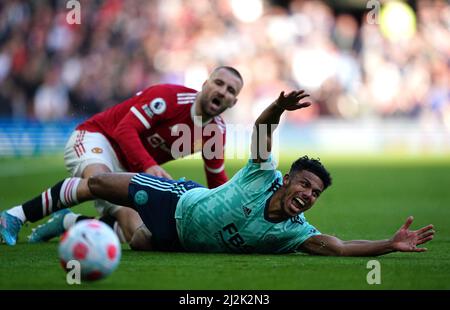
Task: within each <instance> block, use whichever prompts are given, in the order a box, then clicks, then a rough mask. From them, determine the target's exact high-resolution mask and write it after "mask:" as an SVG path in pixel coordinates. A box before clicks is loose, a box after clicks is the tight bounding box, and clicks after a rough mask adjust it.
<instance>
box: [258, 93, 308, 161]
mask: <svg viewBox="0 0 450 310" xmlns="http://www.w3.org/2000/svg"><path fill="white" fill-rule="evenodd" d="M308 96H309V94H306V93H305V91H304V90H298V91H292V92H290V93H289V94H287V95H285V94H284V91H283V92H281V94H280V96H279V97H278V99H277V100H275V101H274V102H273V103H272V104H271V105H270V106H268V107H267V108H266V109H265V110H264V111H263V112H262V113H261V115H260V116H259V117H258V118H257V119H256V121H255V127H254V128H253V134H252V145H251V151H252V158H253V161H254V162H263V161H266V160H267V159H268V158H269V155H270V152H271V150H272V133H273V131H274V130H275V129H276V127H277V125H278V123H279V122H280V117H281V114H283V112H284V111H294V110H298V109H302V108H306V107H309V106H310V105H311V103H310V102H302V100H303V99H304V98H306V97H308Z"/></svg>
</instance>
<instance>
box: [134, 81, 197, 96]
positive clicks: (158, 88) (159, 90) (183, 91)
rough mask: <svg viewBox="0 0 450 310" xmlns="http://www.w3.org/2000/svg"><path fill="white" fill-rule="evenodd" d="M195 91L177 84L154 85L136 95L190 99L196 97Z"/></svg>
mask: <svg viewBox="0 0 450 310" xmlns="http://www.w3.org/2000/svg"><path fill="white" fill-rule="evenodd" d="M197 93H198V91H197V90H195V89H192V88H189V87H186V86H183V85H177V84H156V85H152V86H149V87H147V88H146V89H145V90H143V91H141V92H138V93H137V95H147V96H158V95H159V96H161V95H165V96H174V98H175V97H183V96H185V97H192V96H194V97H195V96H196V94H197Z"/></svg>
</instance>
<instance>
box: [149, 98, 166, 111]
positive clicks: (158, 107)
mask: <svg viewBox="0 0 450 310" xmlns="http://www.w3.org/2000/svg"><path fill="white" fill-rule="evenodd" d="M150 109H151V110H152V111H153V113H155V114H156V115H159V114H162V113H164V111H165V110H166V102H165V101H164V99H163V98H155V99H153V100H152V101H151V102H150Z"/></svg>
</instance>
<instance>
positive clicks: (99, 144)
mask: <svg viewBox="0 0 450 310" xmlns="http://www.w3.org/2000/svg"><path fill="white" fill-rule="evenodd" d="M242 87H243V79H242V76H241V74H240V73H239V72H238V71H237V70H236V69H234V68H232V67H228V66H220V67H217V68H215V69H214V70H213V71H212V73H211V75H210V76H209V77H208V79H207V80H206V81H205V82H204V83H203V85H202V89H201V91H199V92H197V91H196V90H193V89H191V88H187V87H184V86H180V85H171V84H161V85H154V86H151V87H148V88H147V89H145V90H143V91H141V92H138V93H137V94H136V95H135V96H133V97H132V98H130V99H128V100H126V101H124V102H122V103H119V104H117V105H115V106H113V107H111V108H109V109H107V110H105V111H104V112H101V113H98V114H96V115H94V116H93V117H91V118H90V119H88V120H87V121H85V122H83V123H82V124H80V125H79V126H78V127H77V128H76V129H75V131H74V132H73V133H72V135H71V136H70V137H69V140H68V142H67V144H66V147H65V149H64V162H65V165H66V168H67V170H68V171H69V172H70V174H71V177H69V178H66V179H64V180H61V181H60V182H58V183H57V184H55V185H54V186H52V187H50V188H48V189H47V190H45V191H44V192H42V193H41V194H40V195H38V196H36V197H35V198H33V199H30V200H28V201H26V202H24V203H23V204H21V205H17V206H15V207H12V208H10V209H8V210H5V211H3V212H1V214H0V238H1V239H3V240H4V241H5V242H6V243H7V244H8V245H15V244H16V241H17V237H18V234H19V231H20V229H21V227H22V225H23V224H24V223H25V222H36V221H38V220H40V219H42V218H44V217H45V216H48V215H50V214H52V218H51V219H50V220H49V221H48V222H47V223H46V224H44V225H40V226H38V227H37V228H36V229H34V230H33V232H32V234H31V235H30V236H29V241H30V242H32V243H36V242H42V241H47V240H49V239H51V238H53V237H55V236H58V235H59V234H61V233H62V232H64V230H66V229H68V228H70V227H71V226H73V225H74V224H75V223H76V222H78V221H79V220H83V219H85V218H87V217H85V216H82V215H79V214H74V213H72V212H71V211H69V210H68V208H70V207H72V206H75V205H77V204H79V203H82V202H84V201H88V200H92V199H95V197H94V196H93V195H92V193H91V192H90V190H89V187H88V179H89V178H90V177H92V176H95V175H97V174H101V173H109V172H127V171H128V172H145V173H147V174H150V175H154V176H157V177H163V178H166V179H171V176H170V175H169V174H168V173H167V172H166V171H165V170H164V169H163V168H162V167H160V165H161V164H163V163H165V162H168V161H170V160H174V159H177V158H179V157H182V156H186V155H189V154H192V153H195V152H198V151H201V152H202V157H203V159H204V163H205V173H206V176H207V182H208V186H209V187H210V188H213V187H217V186H220V185H222V184H224V183H225V182H226V181H227V180H228V178H227V176H226V174H225V169H224V145H225V123H224V121H223V119H222V118H221V117H220V114H221V113H222V112H224V111H225V110H227V109H229V108H232V107H233V106H234V105H235V104H236V102H237V96H238V94H239V92H240V91H241V89H242ZM94 204H95V207H96V209H97V211H98V212H99V214H101V215H104V216H106V218H107V217H108V216H109V219H105V220H104V221H105V222H106V223H107V224H109V225H110V226H112V227H113V228H114V229H115V231H116V232H117V233H118V235H119V237H121V240H123V241H127V242H129V243H130V245H131V246H132V247H133V248H136V249H141V246H140V244H144V245H145V244H146V240H147V239H148V236H143V235H142V231H144V232H146V229H144V230H140V229H139V228H142V225H143V223H142V219H141V218H140V217H139V215H138V214H137V212H135V211H134V210H131V209H129V208H123V207H121V206H117V205H114V204H111V203H109V202H107V201H105V200H100V199H97V200H95V201H94ZM116 220H117V221H116ZM133 244H135V245H136V244H139V245H138V246H133ZM144 248H145V246H144Z"/></svg>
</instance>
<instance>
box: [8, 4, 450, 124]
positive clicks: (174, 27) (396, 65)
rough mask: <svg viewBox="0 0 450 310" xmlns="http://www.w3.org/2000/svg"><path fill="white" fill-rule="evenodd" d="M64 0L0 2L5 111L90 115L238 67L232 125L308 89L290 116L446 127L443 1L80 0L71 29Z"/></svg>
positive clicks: (447, 44)
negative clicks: (148, 90)
mask: <svg viewBox="0 0 450 310" xmlns="http://www.w3.org/2000/svg"><path fill="white" fill-rule="evenodd" d="M68 2H69V1H63V0H54V1H50V0H48V1H45V0H40V1H24V0H2V1H1V2H0V116H6V117H13V118H24V117H25V118H36V119H39V120H53V119H64V118H66V117H87V116H89V115H92V114H93V113H96V112H98V111H101V110H103V109H105V108H107V107H109V106H111V105H114V104H116V103H118V102H120V101H122V100H123V99H125V98H127V97H129V96H131V95H133V94H134V93H136V92H137V91H139V90H141V89H143V88H145V87H147V86H149V85H151V84H156V83H181V84H185V85H187V86H190V87H193V88H196V89H200V87H201V83H202V81H203V80H204V79H205V78H206V77H207V75H208V72H209V71H210V70H211V69H212V68H214V67H215V66H217V65H231V66H234V67H236V68H237V69H238V70H239V71H240V72H241V73H242V75H243V77H244V80H245V85H244V89H243V91H242V93H241V94H240V96H239V104H238V106H237V108H235V109H233V110H232V111H230V112H229V114H228V115H227V118H228V121H236V122H251V121H252V120H253V119H254V117H255V115H256V114H257V113H259V111H260V110H261V109H262V107H264V106H266V105H267V104H268V103H270V102H271V101H272V100H273V99H274V98H276V97H277V95H278V94H279V92H280V91H281V90H289V89H295V88H298V87H302V88H306V89H307V90H308V91H309V92H310V93H311V94H312V97H313V101H314V102H315V103H316V104H315V105H314V107H313V108H311V109H308V110H305V111H304V112H302V113H292V114H290V115H289V116H288V120H289V121H292V122H308V121H312V120H315V119H317V118H318V117H330V118H346V119H355V118H392V117H405V118H415V119H417V120H425V121H432V122H441V123H442V124H444V125H445V126H446V127H447V128H450V5H449V4H447V3H446V2H445V1H438V0H417V1H415V2H414V5H413V8H411V6H410V5H408V4H406V3H403V2H396V3H393V4H394V5H396V6H392V7H391V8H390V10H388V9H387V8H388V6H389V2H387V1H373V0H371V1H361V2H366V3H367V4H369V2H370V4H373V3H375V4H376V3H378V4H381V11H380V10H378V8H377V6H376V5H374V6H368V7H366V6H365V5H364V4H363V6H362V8H360V9H359V11H357V10H354V9H353V10H352V11H350V10H349V11H348V12H347V11H346V10H345V9H336V8H333V7H332V6H330V5H329V4H327V2H323V1H305V0H292V1H283V2H282V4H283V5H281V4H279V3H277V2H276V1H268V0H245V1H243V0H152V1H147V0H105V1H101V0H85V1H84V0H81V1H79V3H80V8H81V15H80V17H81V18H80V24H76V23H75V24H70V23H68V19H67V17H68V13H69V12H70V11H71V9H70V8H67V7H66V5H67V3H68ZM75 2H77V1H75ZM391 4H392V3H391ZM355 12H356V14H355ZM393 23H394V24H393Z"/></svg>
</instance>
